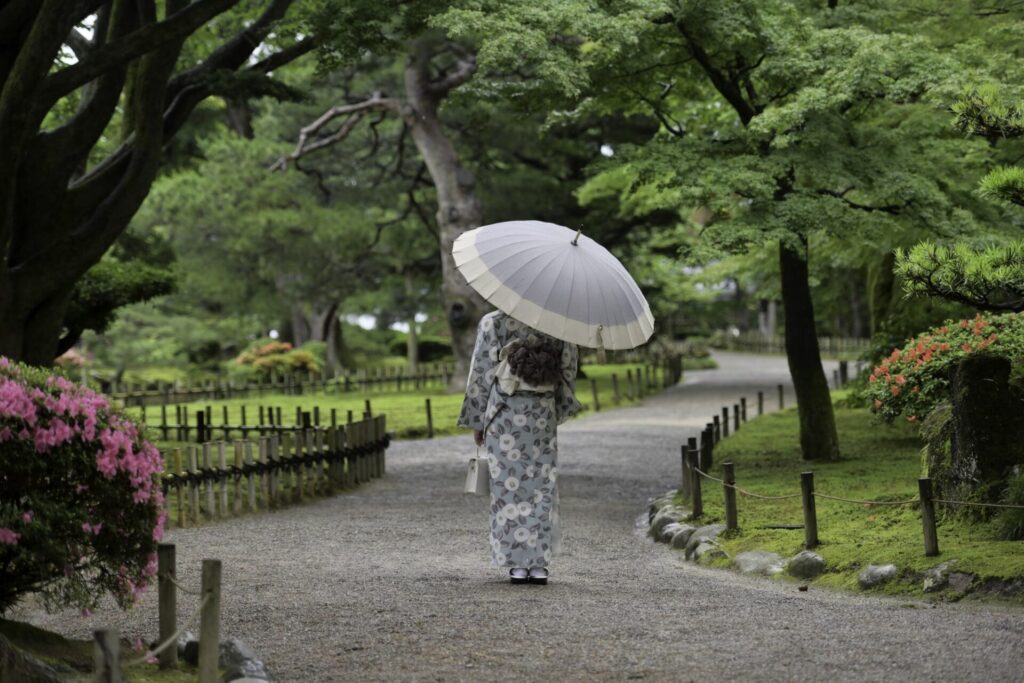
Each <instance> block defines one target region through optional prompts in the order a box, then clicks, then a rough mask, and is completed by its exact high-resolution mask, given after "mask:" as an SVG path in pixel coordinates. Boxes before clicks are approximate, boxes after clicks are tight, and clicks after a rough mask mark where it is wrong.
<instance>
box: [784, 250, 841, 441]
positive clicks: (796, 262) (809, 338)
mask: <svg viewBox="0 0 1024 683" xmlns="http://www.w3.org/2000/svg"><path fill="white" fill-rule="evenodd" d="M804 247H805V248H804V250H803V251H804V254H806V253H807V250H806V244H805V245H804ZM804 254H801V253H799V252H797V251H795V250H793V249H792V248H791V247H789V246H787V245H786V244H785V243H783V242H780V243H779V266H780V270H781V274H782V303H783V309H784V319H785V330H786V358H787V359H788V360H789V372H790V374H791V375H792V377H793V387H794V389H795V390H796V400H797V409H798V410H799V412H800V450H801V451H802V452H803V457H804V460H834V459H837V458H838V457H839V437H838V436H837V434H836V421H835V415H834V414H833V412H832V398H831V397H830V396H829V390H828V381H827V380H826V379H825V371H824V369H823V368H822V366H821V352H820V350H819V348H818V333H817V329H816V328H815V325H814V304H813V302H812V300H811V287H810V283H809V281H808V276H807V261H806V260H805V257H804Z"/></svg>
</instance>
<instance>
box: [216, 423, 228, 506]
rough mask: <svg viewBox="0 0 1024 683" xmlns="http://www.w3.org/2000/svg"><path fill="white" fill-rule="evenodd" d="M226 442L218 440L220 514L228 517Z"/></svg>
mask: <svg viewBox="0 0 1024 683" xmlns="http://www.w3.org/2000/svg"><path fill="white" fill-rule="evenodd" d="M225 446H226V444H225V443H224V442H223V441H218V442H217V465H218V469H219V470H220V478H219V479H218V481H217V483H218V484H220V515H221V517H226V516H227V514H228V459H227V453H226V452H225V451H226V449H225Z"/></svg>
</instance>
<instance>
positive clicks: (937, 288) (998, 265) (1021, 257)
mask: <svg viewBox="0 0 1024 683" xmlns="http://www.w3.org/2000/svg"><path fill="white" fill-rule="evenodd" d="M895 270H896V273H897V274H898V275H899V277H900V278H901V279H902V281H903V288H904V290H905V291H906V292H907V293H908V294H927V295H933V296H938V297H941V298H944V299H947V300H949V301H957V302H960V303H965V304H968V305H971V306H974V307H976V308H981V309H983V310H989V311H992V310H1011V311H1021V310H1024V242H1012V243H1009V244H1005V245H995V246H989V247H986V248H983V249H977V248H975V247H972V246H971V245H969V244H965V243H963V242H958V243H956V244H954V245H952V246H945V245H940V244H935V243H933V242H922V243H920V244H918V245H916V246H914V247H913V248H912V249H910V251H903V250H902V249H897V250H896V268H895Z"/></svg>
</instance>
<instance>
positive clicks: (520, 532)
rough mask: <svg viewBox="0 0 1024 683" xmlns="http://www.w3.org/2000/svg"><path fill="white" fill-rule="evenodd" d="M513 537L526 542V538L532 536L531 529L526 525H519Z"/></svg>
mask: <svg viewBox="0 0 1024 683" xmlns="http://www.w3.org/2000/svg"><path fill="white" fill-rule="evenodd" d="M512 538H514V539H516V541H518V542H519V543H525V542H526V540H527V539H528V538H530V530H529V529H527V528H526V527H525V526H521V527H517V528H516V530H515V531H513V532H512Z"/></svg>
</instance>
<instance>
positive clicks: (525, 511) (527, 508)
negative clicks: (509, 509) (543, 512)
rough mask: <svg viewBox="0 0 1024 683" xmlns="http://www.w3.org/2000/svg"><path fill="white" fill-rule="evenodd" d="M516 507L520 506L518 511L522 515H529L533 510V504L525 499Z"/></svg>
mask: <svg viewBox="0 0 1024 683" xmlns="http://www.w3.org/2000/svg"><path fill="white" fill-rule="evenodd" d="M516 507H517V508H518V510H517V511H518V512H519V516H520V517H529V516H530V513H531V512H533V506H532V505H530V504H529V503H528V502H526V501H525V500H524V501H522V502H520V503H519V505H517V506H516Z"/></svg>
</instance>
